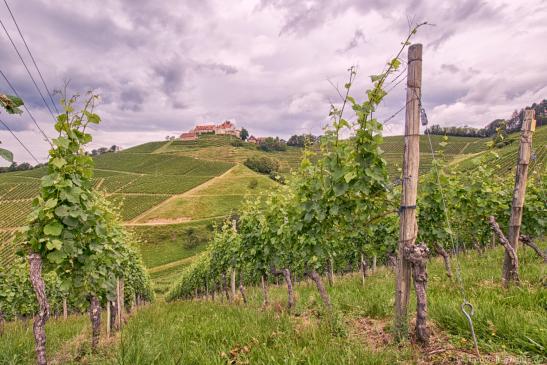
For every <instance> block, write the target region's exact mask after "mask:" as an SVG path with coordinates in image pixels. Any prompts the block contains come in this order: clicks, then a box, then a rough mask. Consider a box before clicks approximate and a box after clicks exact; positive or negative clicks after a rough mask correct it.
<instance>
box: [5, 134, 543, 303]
mask: <svg viewBox="0 0 547 365" xmlns="http://www.w3.org/2000/svg"><path fill="white" fill-rule="evenodd" d="M509 138H510V140H511V141H513V142H512V143H510V144H509V145H507V146H505V147H503V148H501V149H494V150H488V147H487V142H488V141H489V139H479V138H469V137H450V138H449V139H448V144H447V145H446V146H445V147H442V146H441V145H440V142H442V141H443V138H442V137H441V136H431V143H430V141H429V138H428V137H427V136H421V139H420V152H421V154H420V171H421V172H427V171H429V170H430V168H431V161H432V156H433V154H432V153H431V149H432V148H433V152H434V153H435V154H436V155H437V156H442V158H443V159H444V160H446V161H447V163H449V164H450V165H451V166H454V168H455V169H460V170H465V169H468V168H473V166H474V165H473V163H472V161H473V159H475V158H477V157H479V156H487V157H486V158H487V159H488V163H490V164H492V165H494V166H495V168H496V169H497V170H498V171H499V172H500V173H508V172H509V170H510V169H512V168H514V165H515V160H516V154H517V150H518V136H517V135H511V136H510V137H509ZM232 141H233V137H229V136H215V135H209V136H206V135H204V136H202V137H200V138H199V139H198V140H197V141H188V142H183V141H159V142H149V143H145V144H142V145H139V146H135V147H132V148H129V149H127V150H124V151H122V152H117V153H107V154H103V155H100V156H98V157H96V158H95V187H96V188H97V189H98V190H100V191H103V192H104V193H105V194H106V196H107V198H108V199H110V200H111V201H113V202H115V203H116V204H119V206H120V216H121V218H122V219H123V220H124V221H125V224H126V225H127V226H128V227H129V228H130V229H131V230H132V231H134V232H135V233H136V234H137V235H138V236H140V237H141V240H142V243H141V244H140V247H139V249H140V250H141V252H142V254H143V259H144V262H145V264H146V266H147V267H148V268H149V269H150V272H151V275H152V278H153V279H154V281H155V284H156V289H157V291H158V292H160V293H161V292H163V291H165V290H166V288H167V287H168V286H169V284H170V283H171V282H172V280H173V279H174V278H175V277H176V276H177V275H178V273H180V272H181V271H182V270H183V268H184V267H185V266H186V265H188V264H189V263H190V262H191V259H192V256H193V255H194V254H196V253H197V252H199V251H201V250H202V249H203V247H204V246H205V245H206V242H207V241H208V239H209V237H210V236H211V234H212V231H213V227H214V224H215V223H218V222H220V221H222V219H223V218H224V217H226V216H228V215H229V214H231V213H232V211H234V210H237V208H238V207H239V206H240V204H242V202H243V201H244V200H245V199H246V198H248V197H250V196H253V195H257V194H260V193H261V192H263V191H266V190H269V189H274V188H275V187H276V186H277V183H276V182H274V181H273V180H271V179H269V178H268V177H267V176H264V175H260V174H257V173H255V172H254V171H251V170H249V169H248V168H246V167H244V166H243V165H242V164H241V163H242V162H243V161H245V159H246V158H248V157H250V156H254V155H264V156H269V157H273V158H275V159H278V160H279V161H280V165H281V170H282V173H284V174H288V173H289V172H290V170H291V169H292V168H294V167H296V166H297V165H298V163H299V161H300V158H301V154H302V150H301V149H300V148H296V147H289V148H288V149H287V151H284V152H263V151H259V150H257V149H256V148H255V146H253V145H244V146H241V147H235V146H233V145H232ZM546 144H547V128H545V127H542V128H538V130H537V131H536V133H535V136H534V159H533V163H532V164H533V165H536V164H544V162H545V160H546V158H547V150H546V147H545V146H546ZM382 149H383V150H384V158H385V160H386V161H387V164H388V172H389V173H390V175H391V176H392V177H393V178H397V177H398V176H399V174H400V166H401V161H402V153H403V149H404V143H403V137H402V136H389V137H385V143H384V145H383V146H382ZM440 151H442V154H440V153H439V152H440ZM492 152H493V153H492ZM44 174H45V168H39V169H35V170H30V171H25V172H15V173H4V174H1V175H0V264H2V265H7V264H9V262H10V260H11V259H12V257H13V255H14V253H15V251H16V246H17V245H16V243H14V239H13V237H14V234H15V232H16V231H17V229H18V228H19V227H21V226H23V225H24V224H25V219H26V216H27V215H28V213H29V212H30V209H31V203H32V199H33V198H34V197H35V196H36V195H37V194H38V190H39V187H40V177H41V176H43V175H44Z"/></svg>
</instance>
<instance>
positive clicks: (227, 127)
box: [180, 120, 241, 141]
mask: <svg viewBox="0 0 547 365" xmlns="http://www.w3.org/2000/svg"><path fill="white" fill-rule="evenodd" d="M240 132H241V130H240V129H237V128H236V126H235V124H234V123H232V122H230V121H229V120H227V121H225V122H223V123H221V124H217V125H215V124H198V125H196V126H195V127H194V128H192V129H191V130H190V131H188V132H186V133H182V134H181V135H180V139H181V140H183V141H195V140H196V139H198V136H200V135H202V134H226V135H230V136H234V137H237V138H239V133H240Z"/></svg>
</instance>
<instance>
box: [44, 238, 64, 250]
mask: <svg viewBox="0 0 547 365" xmlns="http://www.w3.org/2000/svg"><path fill="white" fill-rule="evenodd" d="M46 247H47V249H48V250H50V251H53V250H60V249H61V248H62V247H63V242H62V241H61V240H57V239H55V240H51V241H49V242H48V243H47V244H46Z"/></svg>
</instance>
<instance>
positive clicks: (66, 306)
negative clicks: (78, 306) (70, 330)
mask: <svg viewBox="0 0 547 365" xmlns="http://www.w3.org/2000/svg"><path fill="white" fill-rule="evenodd" d="M67 318H68V305H67V300H66V297H64V298H63V319H67Z"/></svg>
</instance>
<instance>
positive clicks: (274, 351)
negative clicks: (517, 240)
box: [0, 244, 547, 364]
mask: <svg viewBox="0 0 547 365" xmlns="http://www.w3.org/2000/svg"><path fill="white" fill-rule="evenodd" d="M542 247H543V248H545V244H542ZM458 260H459V262H460V264H461V267H462V272H463V281H464V284H465V288H466V293H467V296H468V299H469V301H470V302H471V303H473V305H474V306H475V311H476V314H475V316H474V317H473V321H474V327H475V330H476V332H477V337H478V339H479V346H480V349H481V352H482V353H483V356H489V355H488V354H489V353H490V354H494V355H499V356H500V357H501V359H504V358H505V357H506V356H508V353H509V354H514V355H512V356H513V357H520V359H522V360H523V363H528V362H524V360H525V359H526V361H529V362H532V363H537V364H540V363H543V362H544V360H545V358H544V356H545V348H546V347H547V335H546V330H545V325H544V324H545V323H547V313H546V309H545V305H546V296H545V289H544V288H543V284H542V278H543V275H544V272H543V270H544V268H543V264H542V263H541V260H540V259H539V258H538V257H537V256H536V255H535V253H533V252H532V251H531V250H530V249H527V250H521V251H520V263H521V270H520V275H521V280H522V284H521V286H520V287H511V288H510V289H503V288H502V287H501V280H500V271H501V264H502V261H503V252H502V250H501V248H497V249H495V250H490V251H488V252H486V254H484V255H482V256H479V255H478V254H476V253H474V252H473V253H469V254H467V255H461V256H459V258H458ZM428 268H429V282H428V305H429V319H430V320H431V321H432V322H434V323H435V324H436V327H438V328H440V329H441V330H442V331H443V334H444V335H443V336H440V335H439V333H438V331H439V330H437V332H436V333H437V334H436V336H440V337H439V338H440V339H441V341H444V342H437V343H436V346H441V347H445V346H447V345H448V342H450V343H451V344H452V346H455V347H457V348H463V349H464V350H466V351H470V350H471V342H470V336H469V328H468V324H467V322H466V320H465V319H464V317H463V315H462V314H461V311H460V309H459V306H460V304H461V302H462V296H461V294H460V291H459V289H458V287H457V285H456V283H454V282H451V281H450V280H449V279H448V278H446V275H445V273H444V269H443V266H442V263H441V261H440V260H438V259H434V260H432V261H431V262H430V264H429V265H428ZM179 272H180V268H177V267H175V268H170V269H169V270H166V271H165V272H161V273H154V274H152V277H153V278H155V279H156V280H157V279H161V280H162V281H161V283H162V285H165V284H167V283H168V282H169V280H173V277H175V276H177V275H178V274H179ZM327 289H328V291H329V294H330V295H331V298H332V301H333V304H334V308H335V309H334V315H327V313H326V312H325V310H324V308H323V307H322V305H321V302H320V299H319V295H318V294H317V291H316V289H315V287H314V286H313V285H311V283H309V282H299V283H297V284H296V285H295V291H296V298H297V305H296V308H295V309H294V311H293V313H292V315H291V316H289V315H288V314H287V312H286V311H285V310H283V309H282V308H283V307H284V306H285V303H286V292H285V288H284V286H279V287H276V286H275V285H274V284H271V285H270V296H271V300H272V303H273V304H272V306H271V307H270V308H267V309H262V308H261V301H262V298H261V291H260V290H259V289H258V288H247V294H248V298H249V303H248V304H247V305H243V304H241V303H239V304H237V303H236V304H228V303H226V302H225V301H223V302H220V301H219V297H218V295H217V300H216V301H215V302H211V301H207V302H205V301H184V302H175V303H168V304H166V303H163V302H161V301H160V302H157V303H154V304H152V305H149V306H148V307H145V308H143V309H140V310H139V311H138V312H137V313H136V314H134V315H132V316H131V317H130V320H129V322H128V323H127V325H126V326H125V327H124V330H123V333H122V336H121V338H122V340H121V341H117V342H115V343H113V344H111V345H110V347H109V348H108V349H106V350H103V351H101V352H100V354H99V355H97V356H92V357H89V356H88V357H86V359H85V362H86V363H89V364H120V363H125V364H176V363H180V364H226V363H230V362H229V361H230V360H234V362H233V363H237V364H245V363H249V364H395V363H404V364H410V363H429V362H423V356H424V355H420V353H419V350H418V349H417V348H415V347H413V346H410V345H408V343H403V344H401V345H398V346H397V345H394V344H389V343H387V344H379V345H377V346H372V345H371V344H370V343H371V342H370V341H371V339H370V338H369V336H370V333H369V332H364V330H366V328H364V327H362V326H357V325H356V323H357V322H358V321H359V320H362V319H364V318H369V319H371V320H373V321H376V322H375V323H380V324H381V325H380V329H381V331H384V332H385V334H386V335H389V331H390V327H391V323H392V321H393V318H392V313H393V293H394V274H393V273H392V272H391V270H389V269H387V268H379V270H378V271H377V272H376V273H374V274H373V275H372V276H370V277H368V278H367V279H366V284H365V286H364V287H363V286H362V285H361V282H360V277H359V276H358V275H356V274H351V275H346V276H343V277H342V276H337V277H336V283H335V285H334V287H328V288H327ZM411 298H412V299H411V306H410V311H411V313H413V312H414V310H415V309H414V300H413V294H412V296H411ZM75 318H76V319H75V320H70V321H68V322H66V323H65V322H62V321H57V322H55V323H53V322H50V323H49V324H48V335H49V337H48V346H49V348H48V349H49V351H50V354H51V355H50V356H56V355H57V354H55V352H56V351H58V349H59V348H60V344H61V343H62V342H64V341H70V339H71V338H74V337H75V336H77V335H78V334H79V333H80V332H81V330H82V328H84V325H83V324H82V322H81V321H82V319H80V317H75ZM81 318H84V319H87V316H82V317H81ZM71 321H75V322H74V323H73V322H71ZM6 332H7V335H4V336H3V337H0V363H8V364H9V363H10V362H9V361H10V360H11V359H16V361H15V362H13V361H12V362H11V363H17V364H25V363H32V359H33V358H32V356H33V355H32V352H31V349H32V332H31V324H30V323H27V324H25V325H24V324H21V323H19V324H17V325H16V324H11V323H10V324H8V326H7V328H6ZM373 343H374V342H373ZM435 348H436V347H435ZM242 349H244V350H242ZM231 351H232V353H233V354H234V355H230V352H231ZM458 354H459V355H458V356H459V358H458V359H460V360H461V359H462V357H463V356H466V353H465V352H458ZM230 356H231V357H230ZM439 356H441V357H440V360H437V362H436V363H438V364H445V363H455V361H457V360H458V359H453V358H447V357H442V356H444V355H443V354H440V355H439ZM236 358H237V360H236ZM6 359H8V360H7V361H6ZM2 360H3V361H4V362H2ZM420 361H421V362H420ZM453 361H454V362H453ZM74 363H76V362H74ZM463 363H471V362H470V361H468V362H463ZM486 363H488V362H486Z"/></svg>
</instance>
